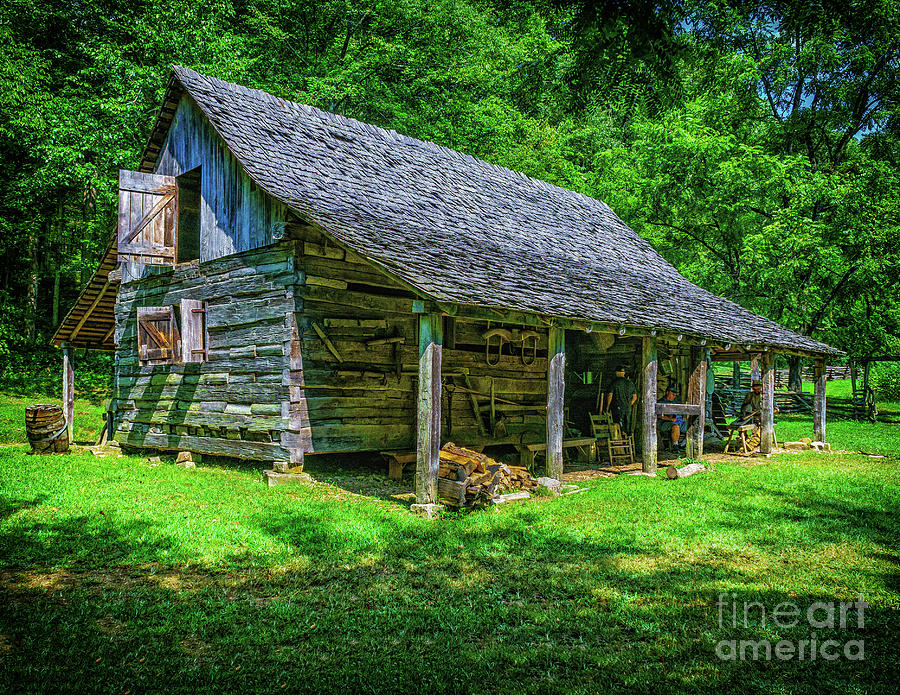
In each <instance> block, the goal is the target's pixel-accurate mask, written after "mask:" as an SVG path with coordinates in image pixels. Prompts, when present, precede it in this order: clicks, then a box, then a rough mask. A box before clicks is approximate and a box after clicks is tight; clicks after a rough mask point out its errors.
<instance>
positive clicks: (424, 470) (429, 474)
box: [416, 313, 444, 504]
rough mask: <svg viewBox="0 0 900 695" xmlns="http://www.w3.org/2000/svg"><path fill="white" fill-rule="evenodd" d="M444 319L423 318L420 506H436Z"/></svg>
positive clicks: (418, 441) (418, 465)
mask: <svg viewBox="0 0 900 695" xmlns="http://www.w3.org/2000/svg"><path fill="white" fill-rule="evenodd" d="M443 342H444V341H443V317H442V316H441V315H440V314H437V313H431V314H419V395H418V408H417V423H416V424H417V426H416V502H417V503H418V504H436V503H437V501H438V495H437V479H438V468H439V467H440V450H441V351H442V346H443Z"/></svg>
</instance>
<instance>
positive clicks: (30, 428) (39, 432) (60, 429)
mask: <svg viewBox="0 0 900 695" xmlns="http://www.w3.org/2000/svg"><path fill="white" fill-rule="evenodd" d="M25 434H26V435H27V436H28V443H29V444H31V453H33V454H52V453H62V452H65V451H68V450H69V433H68V432H67V430H66V416H65V415H64V414H63V411H62V408H60V407H59V406H58V405H29V406H28V407H27V408H25Z"/></svg>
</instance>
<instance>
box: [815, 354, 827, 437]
mask: <svg viewBox="0 0 900 695" xmlns="http://www.w3.org/2000/svg"><path fill="white" fill-rule="evenodd" d="M826 374H827V371H826V369H825V358H823V357H819V358H817V359H816V362H815V389H816V395H815V404H814V407H813V429H814V432H815V438H816V441H817V442H824V441H825V383H826V378H825V376H826Z"/></svg>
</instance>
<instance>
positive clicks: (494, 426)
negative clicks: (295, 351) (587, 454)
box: [287, 221, 547, 452]
mask: <svg viewBox="0 0 900 695" xmlns="http://www.w3.org/2000/svg"><path fill="white" fill-rule="evenodd" d="M287 234H288V236H289V237H290V238H292V239H296V240H297V242H298V243H297V249H298V256H297V267H298V269H300V270H301V271H302V272H303V276H304V283H303V285H302V286H298V290H297V293H298V301H299V302H302V307H303V308H302V311H300V312H299V313H298V315H297V316H298V329H299V335H300V342H301V345H300V352H301V353H302V355H303V367H304V372H303V387H304V388H303V390H304V394H305V399H304V408H305V412H306V414H307V416H308V422H309V426H310V433H309V437H310V440H309V442H308V451H310V452H326V451H329V452H331V451H354V450H355V451H368V450H384V449H409V450H412V449H414V448H415V438H416V388H417V379H418V370H419V362H418V314H417V313H415V312H414V308H415V307H414V302H415V301H416V300H417V297H416V296H415V295H414V294H413V293H412V292H410V291H408V290H406V289H405V288H404V287H402V286H401V285H400V284H399V283H397V282H395V281H394V280H392V279H391V278H389V277H388V276H387V275H385V274H384V273H382V272H381V271H380V270H378V269H377V268H375V267H374V266H372V265H371V264H369V263H368V262H367V261H365V260H364V259H362V258H361V257H360V256H358V255H356V254H355V253H353V252H351V251H346V252H345V251H344V250H343V249H342V248H340V247H338V246H336V245H335V244H334V243H332V242H329V241H328V240H327V239H326V238H325V237H323V236H322V235H321V234H320V233H318V232H317V231H316V230H314V229H312V228H311V227H308V226H306V225H303V224H302V223H299V222H296V221H295V222H293V223H290V222H289V224H288V227H287ZM443 322H444V325H443V335H444V345H443V357H442V384H443V387H442V402H441V413H442V417H441V420H442V422H441V439H442V442H446V441H450V440H452V441H455V442H457V443H459V444H473V445H475V444H488V443H491V444H497V443H513V442H519V441H523V440H524V441H534V442H539V441H543V439H544V436H545V435H544V429H545V411H546V400H547V331H546V330H543V331H538V333H539V337H538V340H537V351H536V354H534V355H533V356H532V354H531V351H530V350H529V352H528V355H527V356H526V358H525V362H528V364H525V363H524V362H523V359H522V355H521V350H520V346H519V347H513V345H512V344H511V343H505V344H504V347H503V351H502V354H501V355H500V356H499V358H497V357H496V356H495V355H494V354H492V357H491V360H492V362H493V361H495V360H497V359H499V362H498V364H496V365H495V366H490V365H488V364H487V362H486V358H485V340H484V338H483V337H482V336H483V333H484V332H485V331H486V330H488V329H489V328H495V327H500V326H501V325H504V324H501V323H499V322H488V321H476V320H470V319H464V318H453V317H446V316H445V317H444V318H443ZM506 327H507V328H508V329H510V330H513V331H518V330H519V327H515V326H512V325H509V326H506ZM492 393H493V401H492V399H491V394H492ZM492 402H493V405H492Z"/></svg>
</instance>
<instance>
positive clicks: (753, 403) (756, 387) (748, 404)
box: [741, 379, 762, 425]
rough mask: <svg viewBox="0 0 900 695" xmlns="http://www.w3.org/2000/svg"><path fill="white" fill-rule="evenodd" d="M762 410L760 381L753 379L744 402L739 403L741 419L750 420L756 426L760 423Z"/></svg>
mask: <svg viewBox="0 0 900 695" xmlns="http://www.w3.org/2000/svg"><path fill="white" fill-rule="evenodd" d="M761 410H762V381H760V380H759V379H755V380H754V381H753V383H752V384H751V386H750V390H749V391H748V392H747V395H746V396H744V402H743V403H741V419H742V420H748V421H749V420H750V418H751V417H752V418H753V422H755V423H756V424H757V425H758V424H759V422H760V415H759V413H760V411H761Z"/></svg>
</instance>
